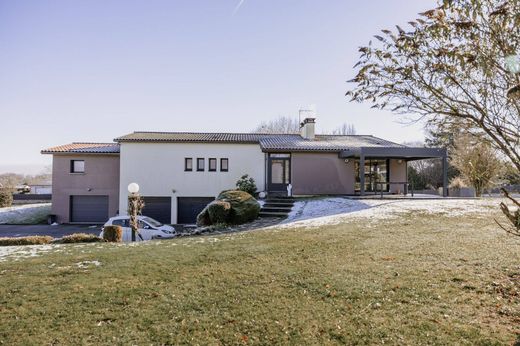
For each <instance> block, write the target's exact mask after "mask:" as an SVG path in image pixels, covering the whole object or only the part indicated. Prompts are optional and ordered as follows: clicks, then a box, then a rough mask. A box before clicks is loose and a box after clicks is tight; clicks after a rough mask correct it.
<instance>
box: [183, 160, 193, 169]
mask: <svg viewBox="0 0 520 346" xmlns="http://www.w3.org/2000/svg"><path fill="white" fill-rule="evenodd" d="M184 170H185V171H186V172H191V171H193V159H192V158H191V157H186V158H185V159H184Z"/></svg>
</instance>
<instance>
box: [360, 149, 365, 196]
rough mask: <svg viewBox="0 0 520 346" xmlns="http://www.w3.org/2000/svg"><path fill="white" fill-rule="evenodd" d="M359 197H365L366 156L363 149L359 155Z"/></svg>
mask: <svg viewBox="0 0 520 346" xmlns="http://www.w3.org/2000/svg"><path fill="white" fill-rule="evenodd" d="M359 185H360V186H359V195H360V196H364V195H365V154H364V153H363V148H361V152H360V154H359Z"/></svg>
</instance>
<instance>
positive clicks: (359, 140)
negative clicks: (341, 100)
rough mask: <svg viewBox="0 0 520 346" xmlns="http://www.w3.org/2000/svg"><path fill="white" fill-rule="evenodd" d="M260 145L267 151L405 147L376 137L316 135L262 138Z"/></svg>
mask: <svg viewBox="0 0 520 346" xmlns="http://www.w3.org/2000/svg"><path fill="white" fill-rule="evenodd" d="M260 145H261V146H262V149H264V150H265V151H283V150H288V151H334V152H335V151H342V150H348V149H355V148H361V147H403V145H401V144H397V143H394V142H390V141H387V140H384V139H381V138H377V137H374V136H365V135H361V136H357V135H353V136H335V135H316V138H315V139H314V140H308V139H304V138H302V137H301V136H299V135H285V136H283V137H275V138H262V139H261V140H260Z"/></svg>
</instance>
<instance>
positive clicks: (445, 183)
mask: <svg viewBox="0 0 520 346" xmlns="http://www.w3.org/2000/svg"><path fill="white" fill-rule="evenodd" d="M442 196H443V197H448V154H447V153H444V155H443V156H442Z"/></svg>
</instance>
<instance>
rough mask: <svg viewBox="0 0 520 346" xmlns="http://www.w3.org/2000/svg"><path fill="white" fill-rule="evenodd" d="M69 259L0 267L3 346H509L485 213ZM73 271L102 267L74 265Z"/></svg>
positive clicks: (512, 302) (504, 266)
mask: <svg viewBox="0 0 520 346" xmlns="http://www.w3.org/2000/svg"><path fill="white" fill-rule="evenodd" d="M493 216H497V217H500V215H499V214H498V213H496V214H493ZM75 246H77V245H70V246H64V247H61V248H60V249H65V250H66V251H65V250H63V252H61V253H50V254H46V255H44V256H42V257H37V258H31V259H27V260H23V261H16V262H4V263H0V326H1V327H0V340H1V341H4V343H5V344H34V343H39V344H51V343H54V344H74V343H88V344H175V345H179V344H194V343H195V344H201V345H223V344H224V345H229V344H233V345H236V344H260V345H274V344H292V345H307V344H380V343H383V342H384V343H385V344H394V345H422V344H434V345H450V344H466V345H493V344H512V343H514V342H515V341H517V340H518V338H519V335H520V334H519V333H520V327H519V326H520V317H519V313H520V300H519V299H518V296H517V294H518V289H519V282H518V274H519V273H520V241H519V239H516V238H513V237H510V236H507V235H506V234H504V233H503V232H501V231H499V230H498V229H497V227H496V226H495V224H494V222H493V220H491V219H490V218H489V215H486V214H481V215H465V216H464V217H463V218H454V217H445V216H440V217H438V216H435V215H416V214H409V215H405V216H403V217H401V218H399V219H395V220H384V221H381V222H377V223H371V224H370V227H367V226H366V222H364V221H363V220H350V221H349V222H348V223H342V224H338V225H334V226H322V227H315V228H312V229H311V228H303V227H300V228H295V229H284V230H277V229H273V230H268V231H255V232H248V233H241V234H234V235H220V236H205V237H197V238H183V239H177V240H173V241H161V242H149V243H143V244H139V245H134V246H128V245H118V244H86V245H83V246H81V247H77V248H76V247H75ZM86 261H99V262H100V263H103V265H100V266H89V267H87V268H79V267H78V266H77V265H75V263H80V262H86Z"/></svg>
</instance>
